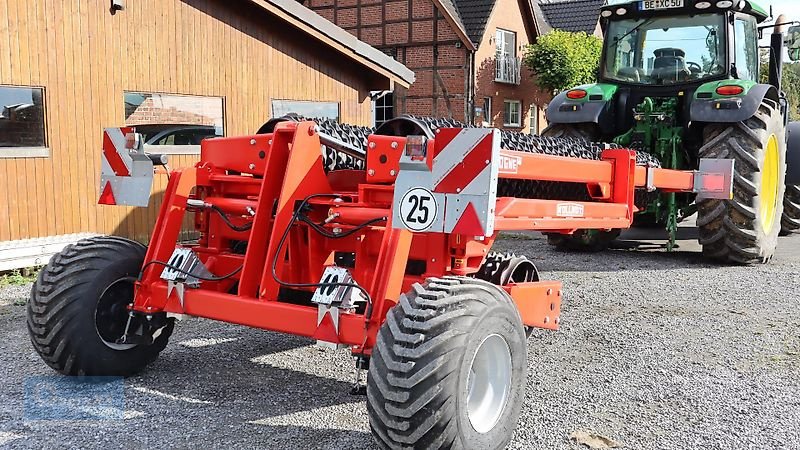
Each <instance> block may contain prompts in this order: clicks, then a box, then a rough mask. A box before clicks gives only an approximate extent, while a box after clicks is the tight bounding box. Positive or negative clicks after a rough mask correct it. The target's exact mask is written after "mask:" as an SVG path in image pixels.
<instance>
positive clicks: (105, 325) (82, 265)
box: [27, 236, 174, 376]
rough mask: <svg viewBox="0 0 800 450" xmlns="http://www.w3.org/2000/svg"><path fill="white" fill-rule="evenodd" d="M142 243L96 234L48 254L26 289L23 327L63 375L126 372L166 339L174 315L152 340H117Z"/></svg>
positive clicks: (135, 369)
mask: <svg viewBox="0 0 800 450" xmlns="http://www.w3.org/2000/svg"><path fill="white" fill-rule="evenodd" d="M145 251H146V248H145V247H144V246H143V245H141V244H139V243H137V242H134V241H130V240H127V239H123V238H119V237H113V236H108V237H95V238H90V239H84V240H82V241H80V242H78V243H76V244H74V245H69V246H67V247H66V248H65V249H64V250H63V251H61V253H58V254H57V255H55V256H53V258H51V260H50V262H49V263H48V264H47V266H45V267H44V269H42V271H41V272H40V273H39V277H38V279H37V280H36V282H35V283H34V285H33V288H32V289H31V297H30V300H29V301H28V309H27V315H28V320H27V322H28V333H29V334H30V338H31V342H32V343H33V348H34V349H35V350H36V352H37V353H38V354H39V356H41V357H42V359H43V360H44V361H45V363H47V365H49V366H50V367H52V368H53V369H55V370H56V371H58V372H61V373H63V374H64V375H86V376H129V375H133V374H135V373H137V372H139V371H140V370H142V369H143V368H144V367H145V366H147V365H148V364H150V363H151V362H153V361H154V360H155V359H156V357H157V356H158V354H159V353H160V352H161V350H163V349H164V347H165V346H166V345H167V341H168V340H169V336H170V335H171V334H172V330H173V326H174V319H167V320H166V326H164V327H163V328H161V333H160V334H159V335H158V336H157V337H156V338H155V341H154V342H153V344H152V345H135V344H117V343H116V338H117V337H120V336H122V334H123V333H124V331H125V325H126V323H127V320H128V309H127V306H128V304H130V303H131V302H132V301H133V281H134V280H135V279H136V277H137V276H138V275H139V271H140V270H141V267H142V262H143V261H144V256H145Z"/></svg>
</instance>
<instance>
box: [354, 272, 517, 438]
mask: <svg viewBox="0 0 800 450" xmlns="http://www.w3.org/2000/svg"><path fill="white" fill-rule="evenodd" d="M526 359H527V355H526V346H525V330H524V328H523V325H522V321H521V319H520V316H519V312H518V311H517V308H516V306H515V305H514V303H513V301H512V300H511V297H509V296H508V295H507V294H506V293H505V291H503V290H502V289H501V288H499V287H497V286H494V285H492V284H490V283H488V282H486V281H482V280H476V279H472V278H460V277H459V278H457V277H445V278H433V279H430V280H428V281H427V282H426V283H425V285H420V284H415V285H414V286H413V288H412V290H411V292H409V293H407V294H404V295H402V296H401V297H400V303H399V304H398V305H397V306H395V307H394V308H392V309H391V310H390V311H389V313H388V314H387V316H386V322H385V323H384V324H383V325H382V326H381V329H380V331H379V333H378V338H377V342H376V345H375V347H374V348H373V351H372V358H371V360H370V367H369V378H368V380H367V411H368V412H369V422H370V427H371V428H372V432H373V435H374V436H375V439H376V440H377V442H378V443H379V444H380V445H381V446H382V447H384V448H412V447H413V448H429V449H439V448H465V449H467V448H468V449H502V448H505V447H506V445H507V444H508V442H509V441H510V440H511V435H512V433H513V431H514V428H515V427H516V424H517V419H518V418H519V414H520V409H521V408H522V401H523V398H524V393H525V384H526V370H527V362H526Z"/></svg>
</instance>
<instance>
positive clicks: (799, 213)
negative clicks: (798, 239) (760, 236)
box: [781, 184, 800, 236]
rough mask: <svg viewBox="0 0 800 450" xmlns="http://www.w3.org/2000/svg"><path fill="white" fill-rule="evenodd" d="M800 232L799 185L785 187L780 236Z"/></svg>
mask: <svg viewBox="0 0 800 450" xmlns="http://www.w3.org/2000/svg"><path fill="white" fill-rule="evenodd" d="M797 231H800V185H797V184H788V185H786V194H785V195H784V197H783V217H781V234H782V235H784V236H788V235H790V234H793V233H796V232H797Z"/></svg>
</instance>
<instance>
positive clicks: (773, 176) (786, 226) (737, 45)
mask: <svg viewBox="0 0 800 450" xmlns="http://www.w3.org/2000/svg"><path fill="white" fill-rule="evenodd" d="M770 16H771V14H769V13H768V12H767V11H766V10H764V9H763V8H761V7H760V6H758V5H757V4H756V3H754V2H752V1H749V0H735V1H731V0H713V1H697V0H644V1H635V2H628V3H617V4H613V5H607V6H604V7H603V8H602V10H601V19H600V21H601V27H602V29H603V32H604V36H605V39H604V46H603V54H602V58H601V61H600V68H599V80H600V82H599V83H596V84H590V85H583V86H578V87H576V88H574V89H571V90H569V91H565V92H562V93H561V94H559V95H558V96H557V97H556V98H555V99H554V100H553V101H552V102H551V103H550V105H549V106H548V109H547V117H548V120H549V123H550V125H549V127H548V128H547V129H546V130H545V131H544V133H543V134H544V135H545V136H551V137H579V138H583V139H586V140H589V141H592V142H614V143H616V144H619V145H621V146H624V147H627V148H633V149H636V150H638V151H644V152H648V153H650V154H652V155H654V156H655V157H656V158H657V159H658V160H660V162H661V166H662V167H664V168H670V169H684V170H694V169H697V168H698V164H699V160H700V158H719V159H733V160H734V161H735V163H734V171H735V173H734V195H733V198H732V199H730V200H711V199H709V200H701V201H697V202H695V199H694V196H693V195H680V194H677V195H676V194H670V193H659V194H658V195H652V196H650V197H649V200H648V201H647V204H646V206H645V205H639V208H640V211H639V212H638V213H637V214H636V218H635V223H634V224H635V225H641V226H653V225H657V226H663V227H665V228H666V229H667V230H668V231H669V233H670V241H669V245H668V248H669V249H670V250H671V249H672V246H673V245H674V242H675V232H676V230H677V226H678V222H680V221H681V220H683V219H685V218H687V217H689V216H691V215H693V214H694V213H695V212H696V213H697V226H698V228H699V236H700V244H701V245H702V247H703V253H704V255H705V256H707V257H710V258H713V259H716V260H719V261H724V262H732V263H745V264H749V263H765V262H767V261H769V260H770V259H771V258H772V256H773V254H774V253H775V248H776V246H777V241H778V235H779V234H789V233H792V232H794V231H796V230H798V229H800V187H798V185H800V122H793V123H789V122H788V102H787V100H786V97H785V94H784V93H783V91H782V90H781V68H782V60H783V55H784V53H785V51H786V48H787V47H788V50H789V57H790V58H791V59H792V60H794V61H796V60H797V59H798V58H800V27H797V26H793V27H791V28H789V30H788V38H787V37H786V33H784V27H785V26H787V25H790V24H788V23H785V20H784V19H783V16H781V17H780V18H778V20H777V21H775V22H774V23H773V24H770V25H765V23H766V22H767V21H768V20H769V19H770ZM768 28H771V29H773V32H772V37H771V45H770V55H769V58H770V73H769V83H768V84H761V83H759V69H760V64H759V62H760V61H759V46H758V41H759V37H760V36H761V34H762V33H763V30H764V29H768ZM617 235H618V230H593V231H590V232H582V233H576V234H575V235H572V236H566V237H564V236H551V243H552V244H554V245H557V246H559V247H563V248H567V249H585V250H598V249H602V248H604V247H606V246H607V245H608V243H610V241H611V240H612V239H613V238H614V237H616V236H617Z"/></svg>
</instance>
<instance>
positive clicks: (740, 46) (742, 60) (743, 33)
mask: <svg viewBox="0 0 800 450" xmlns="http://www.w3.org/2000/svg"><path fill="white" fill-rule="evenodd" d="M734 32H735V37H734V40H735V42H734V46H735V48H736V53H735V54H736V61H734V64H735V65H736V75H737V77H738V78H739V79H741V80H753V81H758V32H757V31H756V19H755V17H751V16H742V17H737V18H736V24H735V26H734Z"/></svg>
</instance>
